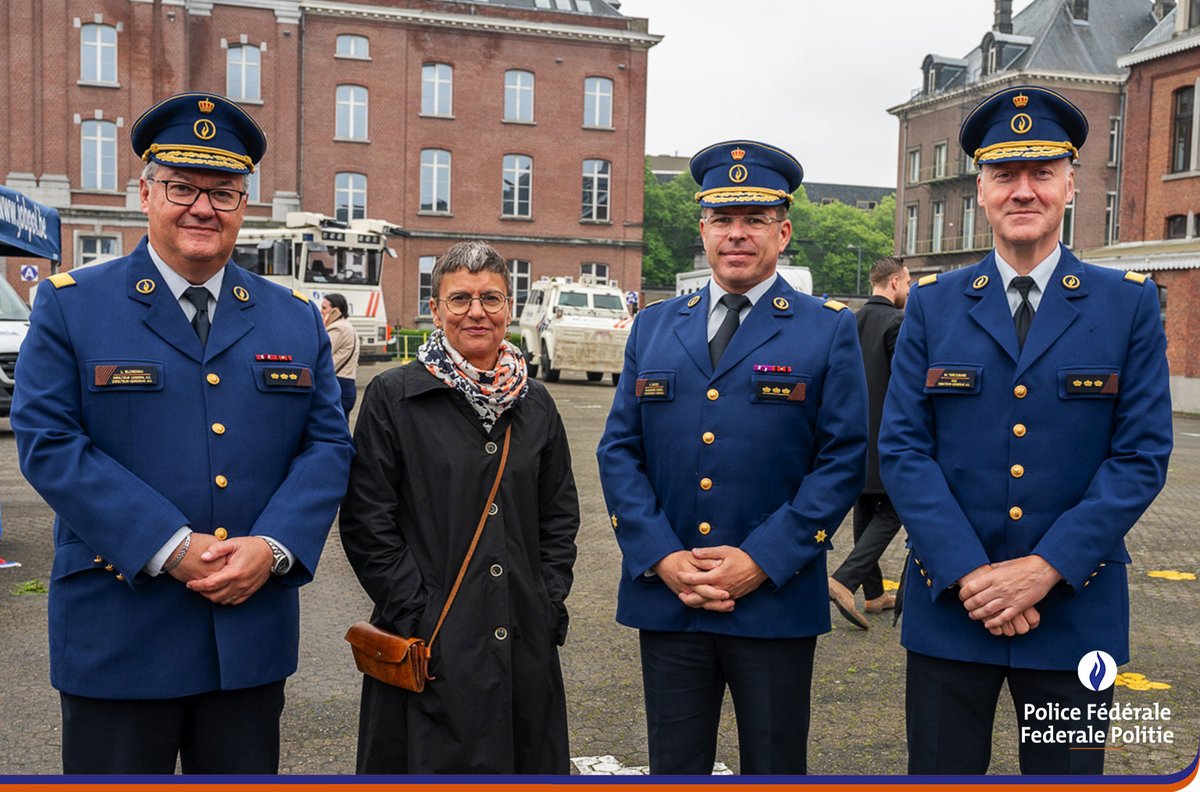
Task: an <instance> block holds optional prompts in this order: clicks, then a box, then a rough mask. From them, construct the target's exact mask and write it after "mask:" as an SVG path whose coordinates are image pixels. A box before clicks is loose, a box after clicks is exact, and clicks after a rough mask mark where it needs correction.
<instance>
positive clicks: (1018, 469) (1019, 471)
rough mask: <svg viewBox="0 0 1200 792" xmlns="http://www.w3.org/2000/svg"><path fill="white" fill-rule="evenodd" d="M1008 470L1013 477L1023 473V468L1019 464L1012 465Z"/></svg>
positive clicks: (1018, 476)
mask: <svg viewBox="0 0 1200 792" xmlns="http://www.w3.org/2000/svg"><path fill="white" fill-rule="evenodd" d="M1008 472H1009V473H1012V477H1013V478H1021V476H1024V475H1025V468H1023V467H1021V466H1020V465H1013V466H1012V467H1011V468H1009V469H1008Z"/></svg>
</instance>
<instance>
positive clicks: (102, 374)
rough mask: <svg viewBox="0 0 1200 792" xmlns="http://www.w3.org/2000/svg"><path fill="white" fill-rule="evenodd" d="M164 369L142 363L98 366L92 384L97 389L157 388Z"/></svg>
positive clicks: (94, 371)
mask: <svg viewBox="0 0 1200 792" xmlns="http://www.w3.org/2000/svg"><path fill="white" fill-rule="evenodd" d="M161 375H162V368H161V367H159V366H154V365H146V364H141V363H129V364H120V363H118V364H111V363H106V364H102V365H98V366H96V367H95V369H94V370H93V379H92V383H93V384H94V385H95V386H96V387H97V388H113V387H117V388H157V387H158V385H159V381H160V378H161Z"/></svg>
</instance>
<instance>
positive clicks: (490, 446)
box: [483, 440, 498, 454]
mask: <svg viewBox="0 0 1200 792" xmlns="http://www.w3.org/2000/svg"><path fill="white" fill-rule="evenodd" d="M497 448H498V446H497V445H496V444H495V443H493V442H492V441H491V440H488V441H487V442H486V443H484V445H483V450H484V451H486V452H488V453H489V454H494V453H496V449H497Z"/></svg>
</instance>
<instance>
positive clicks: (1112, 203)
mask: <svg viewBox="0 0 1200 792" xmlns="http://www.w3.org/2000/svg"><path fill="white" fill-rule="evenodd" d="M1116 241H1117V194H1116V193H1115V192H1110V193H1108V194H1107V195H1106V196H1105V197H1104V244H1106V245H1111V244H1113V243H1114V242H1116Z"/></svg>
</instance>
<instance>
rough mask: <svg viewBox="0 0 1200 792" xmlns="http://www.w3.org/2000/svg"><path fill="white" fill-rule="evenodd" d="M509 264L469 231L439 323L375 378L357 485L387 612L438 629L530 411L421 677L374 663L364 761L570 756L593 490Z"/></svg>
mask: <svg viewBox="0 0 1200 792" xmlns="http://www.w3.org/2000/svg"><path fill="white" fill-rule="evenodd" d="M508 284H509V277H508V265H507V263H506V262H505V261H504V259H503V258H502V257H500V255H499V254H498V253H496V251H494V250H493V249H492V248H490V247H488V246H487V245H484V244H483V243H480V242H464V243H460V244H457V245H455V246H453V247H452V248H450V250H448V251H447V252H446V254H445V255H444V256H443V257H442V258H441V259H440V260H439V261H438V263H437V265H436V266H435V267H434V270H433V284H432V286H433V294H434V295H435V297H434V298H433V299H431V300H430V308H431V312H432V314H433V318H434V323H435V324H436V325H437V327H438V330H437V331H435V332H434V333H433V334H432V335H431V336H430V338H429V341H428V342H427V343H426V344H424V345H423V346H422V347H421V351H420V352H419V353H418V359H417V360H416V361H414V362H413V363H410V364H409V365H407V366H404V367H402V368H397V369H392V370H390V371H388V372H385V373H384V374H381V375H380V376H378V377H376V378H375V380H374V381H373V382H372V383H371V384H370V386H368V388H367V391H366V395H365V397H364V399H363V403H362V406H361V407H360V408H359V416H358V424H357V427H356V430H355V433H354V440H355V444H356V446H357V455H356V457H355V461H354V465H353V468H352V470H351V474H350V485H349V489H348V491H347V493H346V498H345V500H344V501H343V502H342V511H341V536H342V544H343V546H344V547H345V549H346V555H347V556H348V557H349V559H350V563H351V565H352V566H353V567H354V571H355V573H356V574H357V575H358V579H359V581H360V582H361V583H362V585H363V588H364V589H366V591H367V593H368V594H369V595H370V597H371V599H372V600H373V601H374V603H375V610H374V613H373V615H372V619H371V620H372V622H373V623H374V624H376V625H377V626H379V627H382V628H384V629H387V630H390V631H393V632H396V633H399V634H401V635H404V636H419V637H422V638H424V639H426V640H428V639H429V637H430V635H431V634H432V632H433V629H434V626H435V625H436V624H437V620H438V617H439V615H440V614H441V611H442V606H443V605H444V604H445V601H446V598H447V596H448V595H449V591H450V588H451V587H452V586H453V584H454V580H455V578H456V577H457V575H458V571H459V568H460V566H461V565H462V561H463V558H464V557H465V556H466V553H467V548H468V546H469V545H470V542H471V538H472V536H473V535H474V532H475V527H476V525H477V523H478V521H479V517H480V515H481V512H482V510H483V506H484V504H485V503H486V501H487V495H488V491H489V490H490V489H491V486H492V483H493V481H494V480H495V477H496V472H497V469H498V466H499V464H500V457H501V449H502V446H503V442H504V433H505V430H506V429H507V428H508V427H509V426H511V427H512V440H511V447H510V450H509V456H508V462H507V467H506V468H505V472H504V475H503V478H502V480H501V483H500V489H499V491H498V493H497V495H496V499H495V503H494V505H493V507H492V510H491V516H490V517H489V518H488V520H487V523H486V524H485V526H484V529H483V533H482V536H481V537H480V539H479V545H478V547H477V548H476V550H475V554H474V556H473V557H472V559H471V563H470V566H469V567H468V569H467V573H466V576H465V577H464V579H463V582H462V585H461V587H460V589H459V591H458V594H457V596H456V598H455V600H454V602H453V604H452V606H451V608H450V611H449V614H448V615H447V617H446V620H445V623H444V624H443V625H442V628H441V631H440V632H439V633H438V637H437V641H436V643H435V644H434V646H433V652H432V655H431V657H430V669H429V670H430V674H431V675H432V676H433V677H435V678H434V679H433V680H432V681H430V682H429V683H428V684H427V686H426V688H425V690H424V691H423V692H421V693H410V692H408V691H406V690H403V689H401V688H397V687H392V686H389V685H386V684H384V683H381V682H378V681H376V680H374V679H372V678H370V677H364V679H363V692H362V709H361V713H360V718H359V738H358V772H360V773H561V774H566V773H568V772H570V766H569V753H568V749H567V713H566V699H565V696H564V693H563V682H562V671H561V669H560V666H559V660H558V647H559V646H561V645H562V643H563V641H564V640H565V638H566V632H567V610H566V606H565V604H564V601H565V600H566V597H567V593H568V592H569V591H570V588H571V579H572V572H571V567H572V565H573V564H574V562H575V552H576V550H575V534H576V532H577V531H578V528H579V503H578V498H577V496H576V492H575V481H574V478H573V476H572V473H571V457H570V450H569V449H568V447H567V439H566V434H565V432H564V430H563V425H562V420H561V419H560V417H559V414H558V410H557V409H556V408H555V406H554V402H553V401H552V400H551V398H550V396H549V394H548V393H547V392H546V390H545V388H543V387H542V386H541V385H540V384H539V383H537V382H534V381H532V380H530V379H529V378H528V376H527V374H526V371H525V361H524V358H523V357H522V356H521V353H520V351H519V350H517V349H516V348H515V347H513V346H512V345H511V344H509V343H508V342H507V341H505V338H504V337H505V333H506V331H507V328H508V319H509V309H510V306H511V300H510V298H509V295H508Z"/></svg>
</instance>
